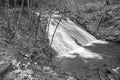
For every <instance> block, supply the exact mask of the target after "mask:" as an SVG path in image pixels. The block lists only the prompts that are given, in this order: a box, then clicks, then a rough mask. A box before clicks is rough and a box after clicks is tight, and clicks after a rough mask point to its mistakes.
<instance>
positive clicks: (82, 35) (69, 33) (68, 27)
mask: <svg viewBox="0 0 120 80" xmlns="http://www.w3.org/2000/svg"><path fill="white" fill-rule="evenodd" d="M54 16H55V17H54ZM56 17H57V18H56ZM58 18H60V15H53V16H52V18H51V20H50V24H49V31H48V37H49V40H50V42H51V40H52V36H53V34H54V31H55V28H56V26H57V24H58V22H59V20H58ZM93 41H95V42H96V41H97V39H96V38H95V37H94V36H92V35H91V34H89V33H88V32H87V31H85V30H84V29H83V28H82V27H80V26H77V25H76V24H75V23H74V22H72V21H71V20H70V19H69V18H66V19H62V20H61V22H60V23H59V25H58V28H57V30H56V32H55V35H54V37H53V42H52V45H51V46H52V47H53V49H55V51H56V52H57V53H58V55H59V56H61V57H62V56H65V57H71V58H73V57H75V55H72V54H74V53H77V54H79V56H80V57H84V58H97V59H102V57H101V56H100V55H98V54H97V53H93V52H90V51H89V50H87V49H85V48H83V47H82V46H86V45H90V42H93ZM88 43H89V44H88ZM103 43H104V41H103Z"/></svg>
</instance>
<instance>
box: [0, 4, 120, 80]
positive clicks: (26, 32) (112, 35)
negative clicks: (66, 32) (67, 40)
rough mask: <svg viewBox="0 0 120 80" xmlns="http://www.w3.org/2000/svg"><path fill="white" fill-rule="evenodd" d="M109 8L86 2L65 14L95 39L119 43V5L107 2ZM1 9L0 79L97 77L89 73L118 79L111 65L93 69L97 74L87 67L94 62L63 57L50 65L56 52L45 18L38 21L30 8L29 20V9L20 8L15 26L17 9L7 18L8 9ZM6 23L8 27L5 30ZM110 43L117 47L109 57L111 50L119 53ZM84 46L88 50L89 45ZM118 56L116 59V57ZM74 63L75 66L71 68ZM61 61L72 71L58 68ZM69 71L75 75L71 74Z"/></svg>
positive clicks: (60, 79)
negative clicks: (77, 8) (52, 46)
mask: <svg viewBox="0 0 120 80" xmlns="http://www.w3.org/2000/svg"><path fill="white" fill-rule="evenodd" d="M110 7H111V8H109V7H108V6H104V5H103V4H101V3H88V4H87V3H86V5H84V6H82V8H81V10H80V11H81V13H80V14H81V15H78V14H77V15H76V14H74V13H72V12H71V13H66V16H68V17H69V18H70V19H71V20H73V21H74V22H75V23H76V24H78V25H81V24H82V26H83V27H84V28H85V29H86V30H88V31H89V32H90V33H91V34H92V35H94V36H95V37H97V38H98V39H102V40H107V41H112V42H120V6H119V5H118V4H114V5H110ZM4 10H5V8H0V11H1V12H0V80H96V77H95V78H90V75H92V77H93V76H94V75H97V76H98V77H97V79H100V80H110V79H114V80H119V79H118V78H119V77H118V76H119V75H118V74H116V73H114V72H113V70H112V69H109V68H110V67H107V66H106V64H103V65H101V67H100V68H94V70H95V71H97V73H96V72H94V71H92V70H93V69H92V70H91V69H89V68H88V66H90V68H91V66H92V68H93V65H94V64H92V65H89V64H87V66H84V65H83V64H84V63H83V61H82V60H79V59H77V58H76V59H75V60H74V59H73V60H72V59H67V60H64V59H63V60H64V61H66V62H62V63H57V62H56V63H55V64H52V61H53V59H54V58H55V56H56V55H57V53H56V52H55V51H54V50H53V49H52V48H51V47H50V46H49V40H48V38H47V36H46V33H45V30H46V26H47V23H48V22H47V21H46V18H41V22H40V24H39V20H38V19H39V18H38V16H37V15H36V11H35V10H33V11H31V14H32V15H31V22H30V21H29V16H28V14H29V12H28V10H27V9H25V10H23V11H22V16H21V19H20V24H19V26H18V16H19V13H20V9H10V13H9V14H10V16H11V17H10V20H9V18H8V17H7V16H8V15H7V11H4ZM9 21H10V22H9ZM9 23H10V24H9ZM31 23H32V24H31ZM9 25H10V29H9V30H8V26H9ZM37 26H39V27H37ZM16 27H17V30H16ZM37 30H38V32H37ZM36 32H37V33H36ZM36 35H37V36H36ZM110 46H115V47H116V48H115V49H114V48H112V50H111V51H110V52H112V51H113V53H111V56H112V54H114V51H118V52H117V53H119V50H118V48H119V46H118V45H117V46H116V45H115V44H112V45H111V44H110ZM101 47H102V48H103V45H96V46H95V50H98V52H99V51H102V50H99V49H101ZM104 47H105V48H106V45H104ZM86 48H88V49H91V48H92V47H86ZM107 49H108V46H107ZM116 49H117V50H116ZM93 50H94V49H93ZM107 51H108V50H107ZM100 53H102V52H100ZM107 54H109V53H107ZM117 59H118V60H119V58H117ZM109 60H110V61H109ZM112 60H113V59H108V60H107V61H108V64H107V65H109V64H112V62H111V61H112ZM115 60H116V59H115ZM76 61H77V62H79V64H77V62H76ZM58 62H59V60H58ZM91 62H92V61H91ZM114 62H118V61H117V60H116V61H114V60H113V64H112V65H114ZM66 63H69V64H70V66H71V67H70V68H68V67H66V66H69V65H67V64H66ZM73 63H74V65H76V66H77V65H78V66H77V67H74V68H73V67H72V65H73ZM60 64H61V66H62V67H63V66H65V65H66V66H65V67H64V68H65V69H66V68H68V69H71V71H70V72H69V71H63V70H61V69H60V68H58V67H61V66H58V65H60ZM63 64H64V65H63ZM80 65H83V66H80ZM98 65H100V64H98ZM80 67H81V69H80V70H82V69H83V70H82V72H81V73H76V72H75V73H74V69H75V68H76V70H78V69H79V68H80ZM115 67H117V65H115ZM99 69H100V70H99ZM76 70H75V71H76ZM72 71H73V73H74V74H73V73H71V72H72ZM101 71H102V73H101ZM87 72H89V74H88V75H84V74H87ZM77 74H80V75H77ZM109 75H110V76H109ZM111 75H112V76H111ZM78 76H79V77H78ZM88 78H89V79H88ZM105 78H106V79H105Z"/></svg>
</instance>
